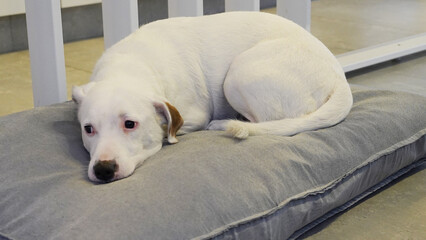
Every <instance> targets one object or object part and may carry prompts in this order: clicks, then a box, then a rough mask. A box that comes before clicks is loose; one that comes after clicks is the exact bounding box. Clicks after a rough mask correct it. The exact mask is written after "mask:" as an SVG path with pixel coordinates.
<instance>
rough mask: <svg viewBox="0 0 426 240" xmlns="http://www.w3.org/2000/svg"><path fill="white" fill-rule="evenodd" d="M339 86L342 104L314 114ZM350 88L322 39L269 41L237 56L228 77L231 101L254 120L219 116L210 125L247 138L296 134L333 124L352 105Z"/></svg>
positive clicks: (290, 38)
mask: <svg viewBox="0 0 426 240" xmlns="http://www.w3.org/2000/svg"><path fill="white" fill-rule="evenodd" d="M337 89H339V91H340V90H341V92H342V94H338V95H339V96H340V97H339V98H340V100H341V102H342V104H340V106H335V107H334V108H333V110H332V111H328V110H327V114H325V115H324V114H322V115H321V114H312V113H315V112H316V111H317V110H318V109H319V108H320V107H321V106H323V105H325V103H326V102H327V100H328V99H329V98H330V97H331V95H332V94H334V93H335V92H336V91H337ZM348 89H349V86H348V84H347V82H346V79H345V77H344V74H343V71H342V70H341V67H340V65H339V63H338V62H337V60H336V59H335V58H334V56H333V55H332V54H331V53H330V52H329V51H328V49H326V48H325V46H323V45H322V44H321V43H320V42H319V41H318V40H316V39H314V38H312V37H309V36H299V38H298V37H288V38H283V39H275V40H269V41H264V42H261V43H259V44H257V45H256V46H254V47H253V48H251V49H249V50H247V51H245V52H243V53H242V54H240V55H239V56H237V57H236V58H235V60H234V61H233V63H232V65H231V67H230V69H229V71H228V74H227V77H226V79H225V82H224V93H225V96H226V98H227V100H228V102H229V103H230V105H231V106H232V107H233V108H234V109H235V110H236V111H238V112H239V113H240V114H242V115H243V116H244V117H246V118H247V119H248V120H250V122H251V123H246V122H241V121H236V120H225V121H215V122H212V123H211V124H210V126H209V129H212V130H227V131H228V132H230V133H231V134H232V135H233V136H235V137H237V138H246V137H247V136H249V135H258V134H266V133H267V134H277V135H294V134H296V133H299V132H301V131H306V130H311V129H316V128H320V127H325V126H329V125H333V124H335V123H336V122H338V121H340V120H342V119H343V118H344V117H345V116H346V115H347V112H348V111H349V110H348V109H350V107H351V104H352V102H351V94H350V90H348ZM343 93H344V94H343ZM335 102H336V101H333V104H335ZM337 102H338V101H337ZM346 103H347V104H346ZM328 105H330V104H328ZM328 108H330V107H328ZM330 110H331V109H330ZM322 112H324V111H322ZM320 115H321V117H320ZM334 115H335V116H336V117H334ZM324 117H326V118H325V119H324Z"/></svg>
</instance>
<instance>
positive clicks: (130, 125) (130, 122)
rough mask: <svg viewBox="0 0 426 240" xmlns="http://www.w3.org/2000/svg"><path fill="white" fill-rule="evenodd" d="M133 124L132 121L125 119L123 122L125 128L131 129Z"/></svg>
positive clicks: (134, 124) (133, 126)
mask: <svg viewBox="0 0 426 240" xmlns="http://www.w3.org/2000/svg"><path fill="white" fill-rule="evenodd" d="M135 126H136V123H135V122H134V121H130V120H126V121H125V122H124V127H125V128H127V129H133V128H135Z"/></svg>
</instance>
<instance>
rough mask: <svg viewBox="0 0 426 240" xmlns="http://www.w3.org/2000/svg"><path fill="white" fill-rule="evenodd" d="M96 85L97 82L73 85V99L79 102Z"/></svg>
mask: <svg viewBox="0 0 426 240" xmlns="http://www.w3.org/2000/svg"><path fill="white" fill-rule="evenodd" d="M94 85H95V82H89V83H88V84H85V85H81V86H73V87H72V100H73V101H74V102H76V103H77V104H80V103H81V102H82V101H83V98H84V97H85V96H86V94H87V93H88V92H89V90H90V89H91V88H92V87H93V86H94Z"/></svg>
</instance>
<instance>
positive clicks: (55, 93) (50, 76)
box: [25, 0, 67, 107]
mask: <svg viewBox="0 0 426 240" xmlns="http://www.w3.org/2000/svg"><path fill="white" fill-rule="evenodd" d="M60 5H61V1H60V0H37V1H34V0H25V10H26V19H27V20H26V21H27V32H28V46H29V51H30V61H31V78H32V85H33V95H34V96H33V98H34V106H35V107H39V106H45V105H50V104H53V103H59V102H64V101H66V100H67V84H66V77H65V58H64V43H63V36H62V19H61V6H60Z"/></svg>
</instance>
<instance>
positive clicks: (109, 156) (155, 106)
mask: <svg viewBox="0 0 426 240" xmlns="http://www.w3.org/2000/svg"><path fill="white" fill-rule="evenodd" d="M72 95H73V100H74V101H75V102H76V103H77V104H78V106H79V110H78V119H79V121H80V124H81V131H82V139H83V143H84V147H85V148H86V149H87V151H89V152H90V163H89V169H88V174H89V178H90V180H92V181H96V182H110V181H114V180H118V179H121V178H125V177H128V176H129V175H131V174H132V173H133V171H134V170H135V168H136V167H138V166H139V165H140V164H142V162H143V161H144V160H145V159H147V158H148V157H150V156H151V155H153V154H154V153H156V152H158V151H159V150H160V149H161V147H162V143H163V138H164V136H167V140H168V142H169V143H176V142H177V139H176V132H177V131H178V130H179V128H180V127H181V126H182V124H183V119H182V117H181V116H180V114H179V112H178V111H177V110H176V108H175V107H173V106H172V105H171V104H170V103H168V102H167V101H166V100H162V99H160V100H159V99H153V98H150V97H147V96H142V95H143V94H141V93H139V92H136V90H135V89H133V88H132V87H131V86H130V87H129V86H120V85H118V84H116V83H113V82H106V83H105V82H99V83H95V82H91V83H88V84H86V85H83V86H80V87H74V88H73V94H72Z"/></svg>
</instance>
